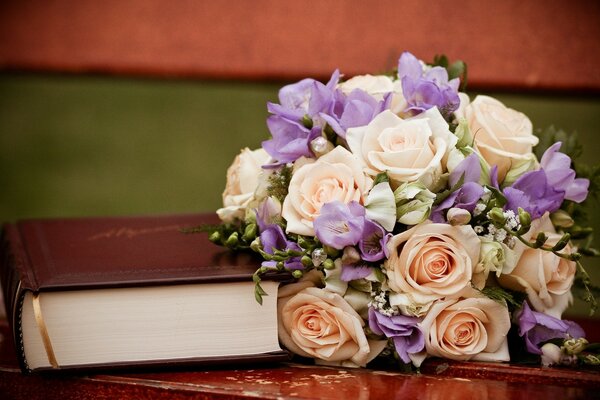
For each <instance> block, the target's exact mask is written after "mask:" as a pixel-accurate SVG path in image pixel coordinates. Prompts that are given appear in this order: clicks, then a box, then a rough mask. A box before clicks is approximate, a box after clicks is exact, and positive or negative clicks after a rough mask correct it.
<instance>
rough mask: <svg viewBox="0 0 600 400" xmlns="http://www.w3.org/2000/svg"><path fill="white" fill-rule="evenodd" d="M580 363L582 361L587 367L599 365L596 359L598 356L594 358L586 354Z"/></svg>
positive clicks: (598, 360)
mask: <svg viewBox="0 0 600 400" xmlns="http://www.w3.org/2000/svg"><path fill="white" fill-rule="evenodd" d="M581 361H583V362H584V363H586V364H588V365H600V358H598V356H595V355H593V354H586V355H585V356H583V357H582V358H581Z"/></svg>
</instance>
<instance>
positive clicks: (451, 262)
mask: <svg viewBox="0 0 600 400" xmlns="http://www.w3.org/2000/svg"><path fill="white" fill-rule="evenodd" d="M387 249H388V252H389V258H388V259H387V260H386V262H385V268H386V271H387V276H388V285H389V287H390V289H391V290H392V291H393V292H395V293H393V294H391V295H390V302H392V303H396V302H397V303H398V304H406V298H405V297H409V298H410V300H411V301H412V302H413V303H415V304H419V305H426V304H427V303H430V302H432V301H434V300H437V299H440V298H442V297H446V298H451V297H458V296H460V294H461V293H462V291H463V290H465V288H469V287H470V285H471V277H472V275H473V269H474V268H475V266H476V265H477V260H478V257H479V238H478V237H477V234H476V233H475V232H474V231H473V228H471V226H468V225H467V226H452V225H448V224H434V223H428V222H425V223H422V224H420V225H417V226H415V227H413V228H411V229H409V230H407V231H405V232H402V233H400V234H399V235H396V236H393V237H392V238H391V239H390V240H389V241H388V243H387ZM392 305H394V304H392Z"/></svg>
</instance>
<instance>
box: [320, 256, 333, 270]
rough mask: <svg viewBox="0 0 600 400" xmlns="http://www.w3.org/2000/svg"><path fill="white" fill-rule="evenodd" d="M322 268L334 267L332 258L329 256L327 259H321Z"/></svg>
mask: <svg viewBox="0 0 600 400" xmlns="http://www.w3.org/2000/svg"><path fill="white" fill-rule="evenodd" d="M323 268H325V269H334V268H335V264H334V262H333V260H332V259H331V258H328V259H327V260H325V261H323Z"/></svg>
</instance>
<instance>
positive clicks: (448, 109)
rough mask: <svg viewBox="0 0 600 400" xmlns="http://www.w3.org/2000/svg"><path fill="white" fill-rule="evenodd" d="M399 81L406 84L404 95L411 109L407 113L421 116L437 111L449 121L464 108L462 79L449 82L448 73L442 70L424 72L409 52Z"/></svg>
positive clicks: (404, 55) (400, 63) (403, 59)
mask: <svg viewBox="0 0 600 400" xmlns="http://www.w3.org/2000/svg"><path fill="white" fill-rule="evenodd" d="M398 78H399V79H401V80H402V92H403V94H404V98H405V99H406V101H407V103H408V106H409V107H408V108H407V109H406V111H412V112H414V113H415V114H419V113H421V112H423V111H425V110H428V109H430V108H433V107H437V108H438V109H439V110H440V113H441V114H442V115H443V116H444V117H446V118H447V117H449V116H450V114H452V113H453V112H454V111H456V110H457V109H458V106H459V105H460V98H459V97H458V87H459V85H460V79H459V78H455V79H452V80H450V81H448V71H446V69H445V68H442V67H432V68H430V69H428V70H427V71H425V72H423V67H422V65H421V62H420V61H419V60H418V59H417V58H416V57H415V56H414V55H412V54H411V53H409V52H404V53H402V55H401V56H400V60H399V61H398Z"/></svg>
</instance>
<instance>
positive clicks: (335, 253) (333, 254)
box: [323, 245, 340, 258]
mask: <svg viewBox="0 0 600 400" xmlns="http://www.w3.org/2000/svg"><path fill="white" fill-rule="evenodd" d="M323 250H325V254H327V255H328V256H329V257H332V258H336V257H337V256H338V255H339V254H340V252H339V250H337V249H334V248H333V247H331V246H327V245H323Z"/></svg>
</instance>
